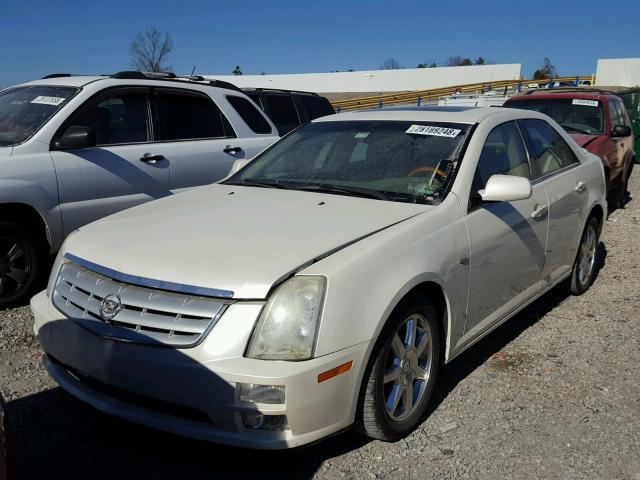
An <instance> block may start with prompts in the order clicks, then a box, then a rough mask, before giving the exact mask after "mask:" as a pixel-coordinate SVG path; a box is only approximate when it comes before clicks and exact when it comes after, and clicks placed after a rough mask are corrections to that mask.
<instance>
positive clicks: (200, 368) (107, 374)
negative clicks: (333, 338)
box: [31, 292, 370, 449]
mask: <svg viewBox="0 0 640 480" xmlns="http://www.w3.org/2000/svg"><path fill="white" fill-rule="evenodd" d="M31 309H32V311H33V313H34V316H35V325H34V332H35V334H36V336H37V338H38V340H39V342H40V344H41V345H42V348H43V350H44V352H45V357H44V362H45V366H46V368H47V370H48V371H49V373H50V375H51V376H52V377H53V379H54V380H55V381H56V382H57V383H58V384H59V385H60V386H61V387H63V388H64V389H65V390H67V391H68V392H69V393H71V394H72V395H74V396H76V397H78V398H79V399H81V400H83V401H84V402H86V403H88V404H90V405H92V406H94V407H95V408H97V409H99V410H102V411H103V412H106V413H109V414H112V415H115V416H118V417H121V418H124V419H126V420H130V421H133V422H137V423H141V424H144V425H148V426H151V427H154V428H158V429H161V430H166V431H169V432H172V433H177V434H180V435H184V436H188V437H194V438H199V439H202V440H207V441H214V442H219V443H225V444H229V445H235V446H240V447H249V448H260V449H282V448H291V447H296V446H299V445H303V444H306V443H309V442H313V441H316V440H319V439H321V438H323V437H326V436H328V435H330V434H332V433H335V432H337V431H340V430H342V429H344V428H347V427H348V426H349V425H351V424H352V423H353V419H354V417H355V409H356V404H357V400H358V391H359V386H360V379H361V378H362V374H363V370H364V367H365V364H366V359H367V358H368V354H369V348H370V343H369V342H367V343H363V344H360V345H356V346H353V347H350V348H348V349H345V350H341V351H339V352H335V353H333V354H330V355H325V356H323V357H320V358H314V359H312V360H308V361H303V362H279V361H263V360H254V359H249V358H244V357H243V356H242V354H243V350H244V345H246V340H247V337H248V335H249V333H250V332H251V328H246V327H247V325H253V323H254V322H255V319H256V318H257V315H258V314H259V311H260V305H257V306H256V305H251V304H247V305H242V304H234V305H232V306H231V307H230V308H229V309H228V310H227V312H226V313H225V314H224V315H223V317H222V318H221V319H220V321H219V322H218V324H216V326H215V327H214V329H213V330H212V331H211V332H210V333H209V335H208V337H207V338H206V339H205V341H203V342H202V343H201V344H200V345H198V346H197V347H194V348H189V349H175V348H169V347H160V346H155V345H145V344H140V343H130V342H123V341H118V340H112V339H107V338H103V337H100V336H98V335H96V334H94V333H92V332H90V331H88V330H86V329H84V328H82V327H81V326H79V325H78V324H77V323H75V322H74V321H72V320H69V319H67V318H66V317H65V316H64V315H63V314H62V313H60V312H59V311H58V310H57V309H56V308H55V307H54V306H53V305H52V304H51V303H50V301H49V299H48V298H47V297H46V295H45V293H44V292H42V293H40V294H38V295H36V296H35V297H33V299H32V300H31ZM239 325H240V326H241V327H242V328H239ZM241 331H243V332H248V333H243V334H239V332H241ZM243 335H244V337H243ZM238 337H240V338H238ZM349 361H353V367H352V368H351V370H350V371H348V372H347V373H344V374H342V375H339V376H337V377H334V378H332V379H330V380H327V381H325V382H322V383H318V375H319V374H320V373H322V372H325V371H327V370H329V369H332V368H334V367H336V366H338V365H341V364H343V363H346V362H349ZM239 382H242V383H254V384H261V385H284V386H285V391H286V398H285V403H283V404H277V405H274V404H259V403H248V402H241V401H240V400H239V397H238V391H237V386H236V385H237V384H238V383H239ZM243 411H244V412H246V411H250V412H256V411H257V412H260V413H262V414H265V415H269V414H272V415H275V414H277V415H286V417H287V422H288V425H289V427H290V428H289V429H287V430H282V431H268V430H255V429H250V428H246V427H244V426H243V422H242V416H241V414H242V412H243Z"/></svg>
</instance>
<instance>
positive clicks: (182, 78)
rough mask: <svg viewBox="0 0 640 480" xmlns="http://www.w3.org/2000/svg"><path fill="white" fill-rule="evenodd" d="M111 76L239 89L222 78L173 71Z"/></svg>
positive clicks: (126, 71) (136, 72)
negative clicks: (179, 73) (178, 73)
mask: <svg viewBox="0 0 640 480" xmlns="http://www.w3.org/2000/svg"><path fill="white" fill-rule="evenodd" d="M111 78H117V79H126V80H164V81H173V82H176V81H177V82H197V83H199V84H201V85H210V86H212V87H218V88H226V89H228V90H236V91H240V89H239V88H238V87H236V86H235V85H234V84H232V83H229V82H224V81H222V80H207V79H206V78H204V77H203V76H202V75H176V74H175V73H173V72H139V71H135V70H125V71H122V72H118V73H114V74H113V75H111Z"/></svg>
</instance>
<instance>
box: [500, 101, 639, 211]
mask: <svg viewBox="0 0 640 480" xmlns="http://www.w3.org/2000/svg"><path fill="white" fill-rule="evenodd" d="M504 106H505V107H509V108H523V109H527V110H535V111H537V112H542V113H544V114H546V115H548V116H550V117H551V118H553V119H554V120H555V121H556V122H557V123H559V124H560V125H561V126H562V127H563V128H564V129H565V130H566V131H567V133H569V134H570V135H571V137H573V139H574V140H575V141H576V143H577V144H578V145H580V146H581V147H582V148H585V149H587V150H588V151H589V152H591V153H594V154H596V155H598V156H599V157H600V158H601V159H602V163H603V165H604V170H605V175H606V177H607V189H608V190H607V192H608V193H607V200H608V202H609V206H610V207H612V208H618V207H621V206H622V205H623V204H624V200H625V197H626V195H627V184H628V183H629V176H630V175H631V169H632V168H633V162H634V160H635V152H634V150H633V136H632V134H631V122H630V121H629V116H628V115H627V111H626V109H625V108H624V105H623V103H622V100H620V98H618V97H617V96H616V95H614V94H613V93H611V92H606V91H599V90H598V91H594V90H588V91H585V90H575V89H574V90H570V89H569V90H556V91H551V92H550V91H549V90H547V91H545V92H540V91H536V90H532V91H530V92H527V93H525V94H522V95H517V96H515V97H512V98H510V99H509V100H507V101H506V102H505V103H504Z"/></svg>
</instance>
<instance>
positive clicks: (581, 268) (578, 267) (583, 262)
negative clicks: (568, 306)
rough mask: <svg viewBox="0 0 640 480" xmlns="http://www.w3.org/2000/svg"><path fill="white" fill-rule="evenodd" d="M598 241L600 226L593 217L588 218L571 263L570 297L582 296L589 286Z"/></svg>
mask: <svg viewBox="0 0 640 480" xmlns="http://www.w3.org/2000/svg"><path fill="white" fill-rule="evenodd" d="M599 240H600V225H599V223H598V219H597V218H596V217H594V216H591V217H589V220H588V221H587V225H586V226H585V227H584V231H583V233H582V238H581V239H580V246H579V247H578V254H577V255H576V259H575V262H574V263H573V270H572V272H571V277H570V282H569V291H570V292H571V294H572V295H582V294H583V293H584V292H586V291H587V290H588V289H589V287H590V286H591V284H592V283H593V278H594V274H595V263H596V251H597V249H598V242H599Z"/></svg>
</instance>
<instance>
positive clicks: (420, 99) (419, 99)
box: [418, 97, 422, 106]
mask: <svg viewBox="0 0 640 480" xmlns="http://www.w3.org/2000/svg"><path fill="white" fill-rule="evenodd" d="M420 103H422V97H418V106H420Z"/></svg>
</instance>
